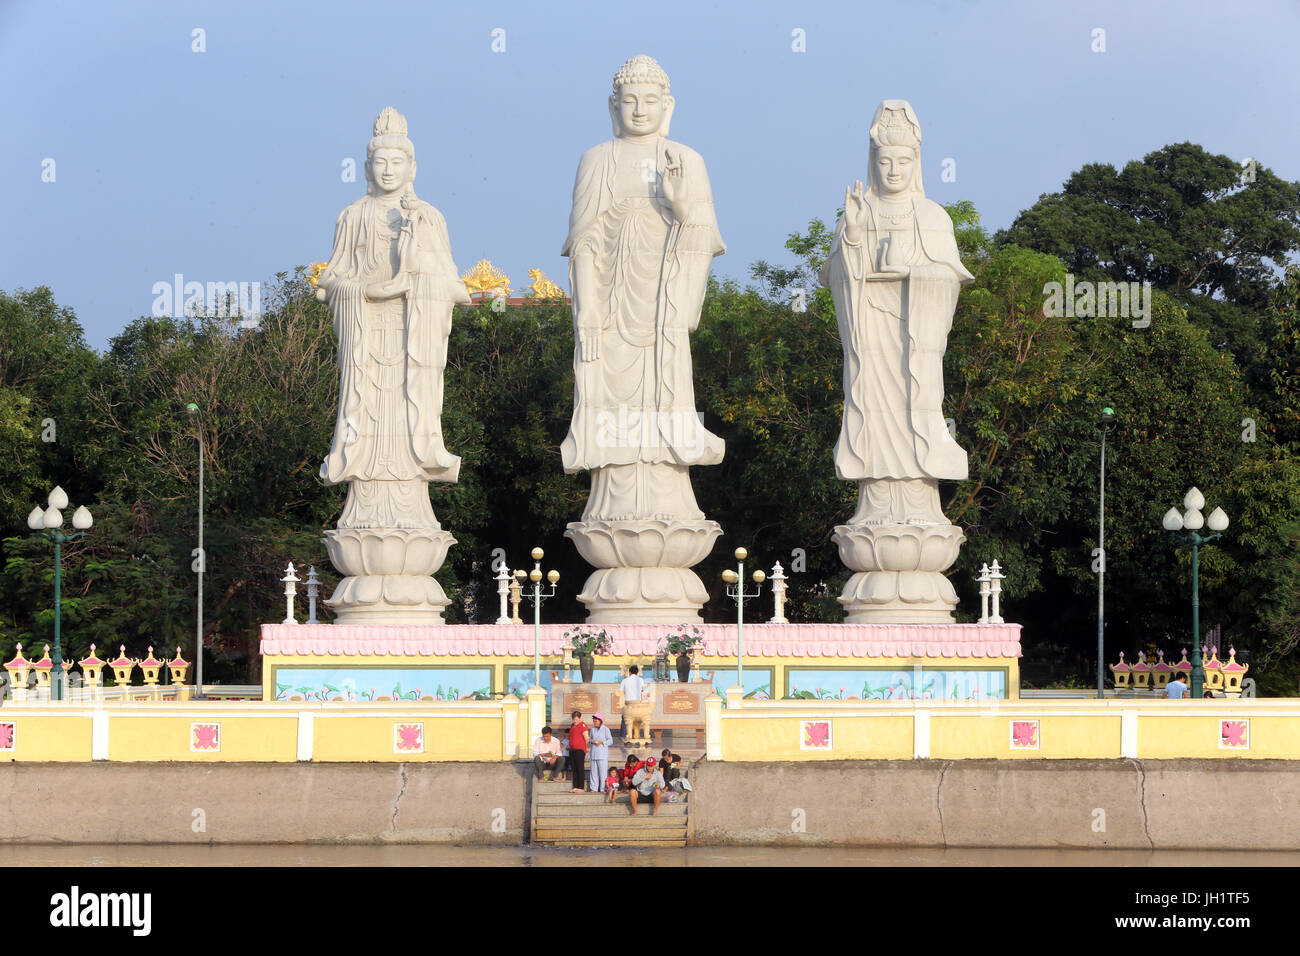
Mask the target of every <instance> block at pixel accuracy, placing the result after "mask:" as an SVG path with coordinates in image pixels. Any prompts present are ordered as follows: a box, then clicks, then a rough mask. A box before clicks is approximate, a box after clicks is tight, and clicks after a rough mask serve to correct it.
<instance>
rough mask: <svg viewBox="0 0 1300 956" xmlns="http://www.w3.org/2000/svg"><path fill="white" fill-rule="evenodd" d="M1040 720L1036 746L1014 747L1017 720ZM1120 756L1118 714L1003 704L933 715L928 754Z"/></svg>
mask: <svg viewBox="0 0 1300 956" xmlns="http://www.w3.org/2000/svg"><path fill="white" fill-rule="evenodd" d="M1016 719H1020V720H1026V719H1027V720H1037V721H1038V730H1037V733H1036V734H1035V739H1036V740H1037V742H1038V747H1037V749H1033V748H1029V747H1026V748H1016V747H1012V746H1011V722H1012V721H1013V720H1016ZM1119 755H1120V715H1119V714H1107V713H1100V714H1095V715H1089V716H1086V717H1085V716H1073V715H1064V714H1060V715H1055V714H1053V715H1048V714H1043V713H1041V712H1033V713H1029V712H1026V713H1024V714H1023V715H1012V714H1008V713H1006V712H1005V711H1003V710H1001V709H999V710H998V711H997V712H996V713H989V714H955V715H951V716H949V715H945V714H935V715H933V716H932V717H931V719H930V756H931V757H934V758H937V759H944V760H957V759H968V758H987V757H994V758H997V759H999V760H1024V759H1034V758H1045V759H1058V760H1070V759H1073V760H1081V759H1090V758H1105V757H1118V756H1119Z"/></svg>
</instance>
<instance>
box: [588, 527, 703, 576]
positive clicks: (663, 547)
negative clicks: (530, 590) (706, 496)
mask: <svg viewBox="0 0 1300 956" xmlns="http://www.w3.org/2000/svg"><path fill="white" fill-rule="evenodd" d="M720 534H722V528H721V527H720V526H719V525H718V524H717V523H716V522H713V521H689V522H687V521H681V522H678V521H662V520H646V521H589V522H574V523H573V524H571V525H569V529H568V530H567V531H566V532H565V536H566V537H569V538H572V539H573V542H574V544H575V545H576V546H577V548H578V552H579V553H580V554H581V555H582V557H583V559H584V560H586V561H587V563H588V564H590V565H592V566H593V567H597V568H689V567H693V566H694V565H696V564H699V563H700V562H701V561H703V560H704V559H705V558H706V557H707V556H708V554H709V552H710V551H711V550H712V549H713V543H714V541H716V540H717V538H718V536H719V535H720Z"/></svg>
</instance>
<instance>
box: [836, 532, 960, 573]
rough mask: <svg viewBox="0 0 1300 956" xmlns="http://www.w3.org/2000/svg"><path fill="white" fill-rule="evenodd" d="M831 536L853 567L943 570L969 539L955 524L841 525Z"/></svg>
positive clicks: (868, 569) (865, 569) (858, 569)
mask: <svg viewBox="0 0 1300 956" xmlns="http://www.w3.org/2000/svg"><path fill="white" fill-rule="evenodd" d="M831 537H832V540H833V541H834V542H835V543H836V544H837V545H838V546H839V550H840V560H841V561H843V562H844V565H845V567H848V568H850V569H851V570H854V571H943V570H946V569H947V568H949V567H950V566H951V565H952V563H953V562H954V561H956V560H957V553H958V551H959V549H960V548H961V544H962V542H963V541H965V540H966V536H965V535H964V534H962V532H961V529H960V528H957V527H955V526H954V525H929V526H920V525H883V526H868V525H839V526H838V527H836V529H835V534H834V535H832V536H831Z"/></svg>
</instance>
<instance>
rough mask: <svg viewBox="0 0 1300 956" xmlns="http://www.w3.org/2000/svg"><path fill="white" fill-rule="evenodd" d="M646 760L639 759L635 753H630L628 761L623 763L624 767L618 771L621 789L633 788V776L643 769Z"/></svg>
mask: <svg viewBox="0 0 1300 956" xmlns="http://www.w3.org/2000/svg"><path fill="white" fill-rule="evenodd" d="M644 762H645V761H643V760H637V759H636V757H635V756H634V755H632V754H628V757H627V762H626V763H624V764H623V767H622V768H621V769H620V770H619V772H618V788H619V789H620V790H631V789H632V778H633V777H635V776H636V772H637V771H638V770H640V769H641V765H642V764H643V763H644Z"/></svg>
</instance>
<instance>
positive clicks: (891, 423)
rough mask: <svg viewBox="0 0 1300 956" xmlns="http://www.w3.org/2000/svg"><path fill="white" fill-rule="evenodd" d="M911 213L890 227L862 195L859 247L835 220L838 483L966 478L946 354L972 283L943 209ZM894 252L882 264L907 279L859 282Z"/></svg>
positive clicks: (826, 270)
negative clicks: (963, 293)
mask: <svg viewBox="0 0 1300 956" xmlns="http://www.w3.org/2000/svg"><path fill="white" fill-rule="evenodd" d="M911 209H912V215H911V216H908V217H906V218H905V219H902V220H901V221H899V220H898V217H894V219H895V221H894V222H891V221H889V220H885V219H882V217H881V212H880V209H879V206H878V204H877V203H876V202H875V201H874V196H868V199H867V210H868V224H867V228H866V229H865V230H864V234H863V237H862V239H861V241H860V242H858V243H851V242H849V241H848V240H847V239H846V238H845V234H844V217H843V216H841V217H840V221H839V223H838V225H837V226H836V229H835V239H834V242H833V244H832V246H831V253H830V256H829V258H828V259H827V261H826V264H825V266H824V267H823V268H822V273H821V282H822V284H823V285H824V286H826V287H828V288H829V289H830V290H831V293H832V295H833V297H834V299H835V314H836V319H837V321H838V323H839V329H840V342H841V343H842V345H843V348H844V417H843V420H842V422H841V426H840V436H839V440H838V441H837V442H836V444H835V473H836V474H837V475H838V476H839V477H840V478H841V479H844V480H866V479H917V478H932V479H949V480H962V479H964V478H966V477H967V461H966V452H965V451H963V450H962V449H961V447H960V446H958V444H957V443H956V441H954V440H953V438H952V436H951V434H950V433H949V431H948V429H947V427H946V424H945V422H944V417H943V354H944V351H945V349H946V347H947V337H948V332H949V330H950V329H951V328H952V316H953V310H954V308H955V307H956V304H957V294H958V292H959V291H960V290H961V287H962V286H963V285H966V284H969V283H970V282H973V281H974V277H973V276H972V275H971V274H970V273H969V272H967V271H966V269H965V267H964V266H962V264H961V259H960V258H959V255H958V251H957V242H956V238H955V237H954V235H953V228H952V219H951V218H950V217H949V215H948V213H947V212H946V211H945V210H944V208H943V207H942V206H940V205H939V204H938V203H935V202H932V201H931V200H929V199H926V198H924V197H923V196H914V197H912V199H911ZM882 242H884V243H885V244H884V245H882ZM890 244H892V245H893V251H892V252H891V253H889V260H888V261H889V262H890V264H896V265H907V266H909V267H910V270H911V271H910V273H909V275H908V277H907V278H899V279H897V280H886V281H872V282H867V281H865V276H867V275H868V274H871V273H878V272H880V271H881V269H880V265H881V261H882V256H883V255H884V253H883V252H882V250H883V249H884V248H886V247H887V246H888V245H890Z"/></svg>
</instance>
